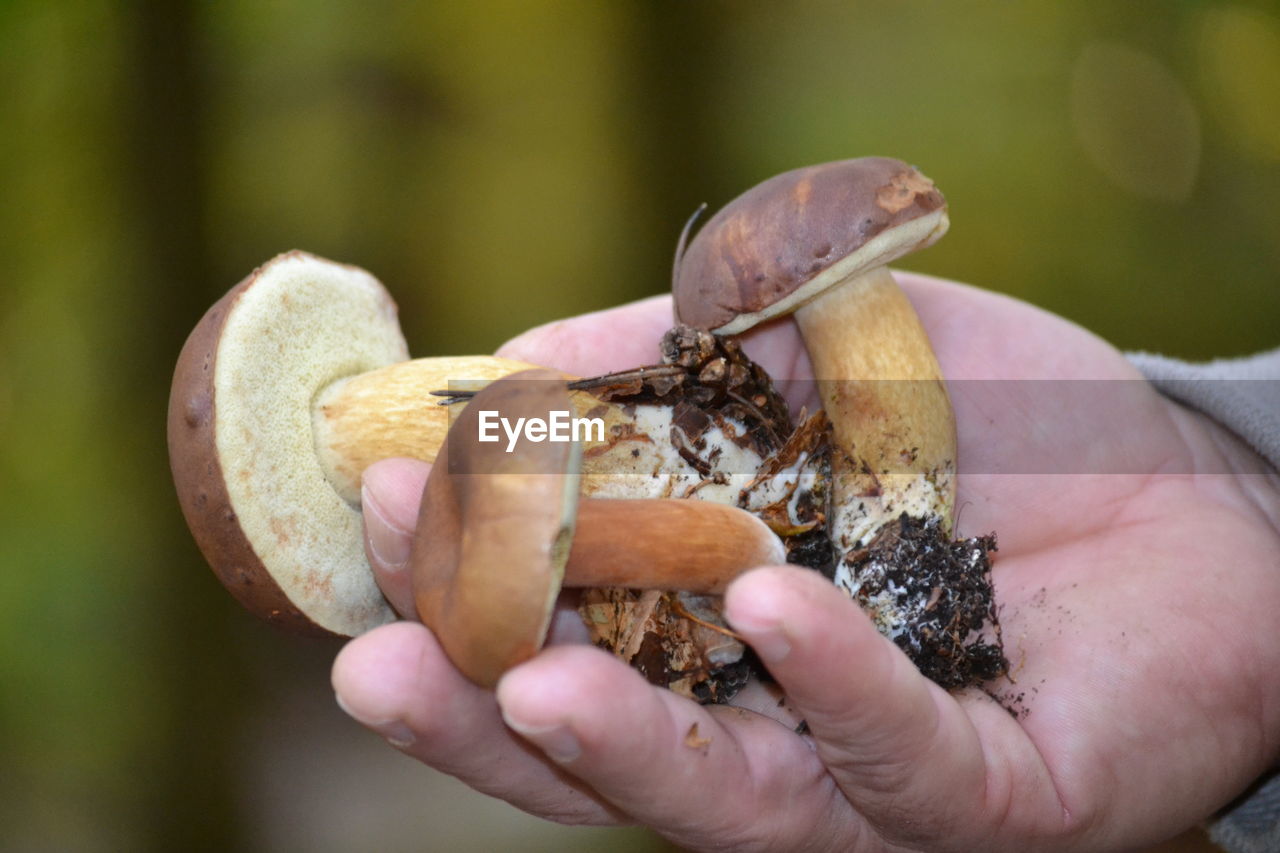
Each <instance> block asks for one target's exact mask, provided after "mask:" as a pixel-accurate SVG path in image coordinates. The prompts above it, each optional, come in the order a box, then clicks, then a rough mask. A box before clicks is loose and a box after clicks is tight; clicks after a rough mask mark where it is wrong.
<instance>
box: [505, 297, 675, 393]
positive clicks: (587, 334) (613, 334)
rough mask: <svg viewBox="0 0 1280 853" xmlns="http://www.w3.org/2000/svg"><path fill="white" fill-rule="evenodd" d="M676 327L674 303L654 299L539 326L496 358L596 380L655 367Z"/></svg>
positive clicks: (515, 340)
mask: <svg viewBox="0 0 1280 853" xmlns="http://www.w3.org/2000/svg"><path fill="white" fill-rule="evenodd" d="M672 323H673V321H672V319H671V297H669V296H654V297H651V298H649V299H643V300H641V301H639V302H633V303H631V304H629V305H622V306H619V307H617V308H609V309H607V310H604V311H596V312H593V313H591V314H582V315H579V316H577V317H570V318H569V319H567V320H557V321H555V322H553V323H547V324H546V325H543V326H538V327H537V328H534V329H530V330H529V331H527V332H525V333H523V334H521V335H519V336H518V337H515V338H512V339H511V340H510V341H507V342H506V343H505V344H503V345H502V346H500V347H499V348H498V352H497V354H498V355H500V356H503V357H505V358H514V359H518V360H520V361H527V362H529V363H531V364H542V365H546V366H547V367H554V368H556V369H557V370H563V371H565V372H566V373H572V374H575V375H578V376H597V375H599V374H602V373H611V372H613V371H615V370H626V369H629V368H632V367H637V366H639V365H642V364H654V363H656V362H657V361H658V360H659V358H660V356H661V354H660V353H659V352H658V344H659V342H660V341H661V340H662V336H663V335H664V334H665V333H666V331H667V330H668V329H670V328H671V326H672Z"/></svg>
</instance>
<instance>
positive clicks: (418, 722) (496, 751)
mask: <svg viewBox="0 0 1280 853" xmlns="http://www.w3.org/2000/svg"><path fill="white" fill-rule="evenodd" d="M332 682H333V689H334V693H335V695H336V696H337V701H338V704H339V706H340V707H342V709H343V710H344V711H346V712H347V713H348V714H349V715H351V717H353V718H354V719H355V720H356V721H357V722H360V723H362V724H363V725H365V726H367V727H368V728H370V729H372V730H373V731H374V732H376V733H377V734H379V735H381V736H382V737H383V738H385V739H386V740H387V741H388V742H389V743H390V744H391V745H392V746H394V747H396V748H397V749H399V750H401V751H402V752H404V753H406V754H408V755H411V756H413V757H414V758H416V759H418V760H419V761H421V762H423V763H424V764H428V765H430V766H432V767H434V768H436V769H437V770H440V771H442V772H444V773H448V774H450V775H452V776H456V777H458V778H459V779H461V780H462V781H463V782H465V783H467V784H468V785H470V786H471V787H473V788H475V789H476V790H478V791H481V792H483V793H486V794H489V795H491V796H494V797H500V798H502V799H504V800H506V801H507V802H510V803H512V804H513V805H515V806H517V807H519V808H522V809H524V810H526V811H529V812H532V813H534V814H537V815H540V816H542V817H546V818H549V819H552V820H558V821H562V822H568V823H590V824H613V823H617V822H618V820H617V815H616V814H615V813H614V812H613V811H612V810H611V809H610V808H609V807H608V806H607V805H605V804H603V803H602V802H601V801H600V800H599V799H597V798H595V797H594V796H593V795H592V794H591V793H590V792H589V791H588V790H587V789H586V788H585V787H584V786H583V785H582V784H581V783H580V782H578V781H577V780H574V779H573V778H572V777H570V776H568V775H567V774H565V773H564V772H563V771H561V770H559V769H557V768H554V767H552V766H551V765H550V764H548V762H547V761H546V759H545V758H543V757H542V755H541V754H539V753H537V752H536V751H535V750H534V749H533V748H532V747H530V746H529V745H528V744H527V743H526V742H524V741H523V740H522V739H520V738H518V737H516V736H515V735H513V734H512V733H511V731H510V730H509V729H507V728H506V726H504V725H503V723H502V718H501V716H500V715H499V713H498V706H497V703H496V702H495V701H494V695H493V693H492V692H490V691H487V690H482V689H481V688H479V687H477V686H475V685H474V684H472V683H471V682H470V681H467V680H466V679H465V678H463V677H462V675H460V674H459V673H458V671H457V670H456V669H454V668H453V666H452V665H450V664H449V662H448V661H447V660H446V659H445V657H444V654H443V652H442V651H441V650H440V646H439V644H438V643H437V642H436V640H435V638H434V637H433V636H432V635H431V632H430V631H428V630H427V629H426V628H425V627H424V626H422V625H419V624H416V623H411V622H397V623H395V624H393V625H384V626H382V627H381V628H377V629H375V630H373V631H370V632H369V633H367V634H364V635H362V636H360V637H358V638H356V639H354V640H352V641H351V642H349V643H348V644H347V645H346V646H345V647H344V648H343V649H342V651H341V652H340V653H339V654H338V657H337V659H336V660H335V661H334V664H333V673H332Z"/></svg>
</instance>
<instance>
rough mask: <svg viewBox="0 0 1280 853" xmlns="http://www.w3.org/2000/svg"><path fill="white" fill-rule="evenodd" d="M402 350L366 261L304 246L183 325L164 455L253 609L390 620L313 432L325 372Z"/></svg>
mask: <svg viewBox="0 0 1280 853" xmlns="http://www.w3.org/2000/svg"><path fill="white" fill-rule="evenodd" d="M407 357H408V353H407V349H406V347H405V343H404V338H403V337H402V336H401V335H400V330H399V325H398V323H397V319H396V307H395V303H394V302H393V301H392V300H391V297H390V296H389V295H388V294H387V292H386V290H385V289H383V287H382V286H381V285H380V284H379V283H378V282H377V281H376V280H375V279H374V278H373V277H372V276H370V275H369V274H368V273H367V272H364V271H363V270H360V269H357V268H355V267H350V266H346V265H343V264H336V263H333V262H332V261H326V260H324V259H321V258H317V257H315V256H313V255H308V254H306V253H304V252H290V253H288V254H284V255H280V256H279V257H276V258H274V259H272V260H271V261H269V262H268V263H266V264H264V265H263V266H262V267H260V268H258V269H257V270H255V271H254V272H253V273H252V274H250V275H249V276H248V277H247V278H246V279H245V280H244V281H242V282H240V283H239V284H238V285H236V286H235V287H234V288H232V290H231V291H230V292H228V293H227V294H226V295H225V296H224V297H223V298H222V299H220V300H219V301H218V302H217V303H216V304H215V305H214V306H213V307H212V308H210V309H209V311H208V312H206V314H205V316H204V317H203V319H201V321H200V323H199V324H198V325H197V326H196V328H195V330H194V331H193V332H192V333H191V335H190V337H188V339H187V342H186V344H185V346H184V347H183V349H182V353H181V355H180V356H179V358H178V365H177V369H176V370H175V372H174V377H173V385H172V388H171V391H170V397H169V413H168V441H169V462H170V467H171V469H172V472H173V479H174V485H175V487H176V490H177V493H178V501H179V503H180V504H181V506H182V511H183V515H184V516H185V517H186V520H187V525H188V526H189V527H190V528H191V532H192V534H193V535H194V537H195V540H196V544H197V545H198V546H199V547H200V550H201V552H202V553H203V554H204V556H205V559H206V560H208V562H209V565H210V566H211V567H212V568H213V571H214V573H215V574H216V575H217V577H218V579H219V580H221V581H222V583H223V585H224V586H226V587H227V589H228V590H229V591H230V592H231V593H232V595H234V596H235V598H236V599H237V600H238V601H239V602H240V603H241V604H243V605H244V606H245V607H246V608H247V609H248V610H249V611H251V612H252V613H254V614H255V615H257V616H260V617H262V618H264V619H266V620H268V621H270V622H274V623H276V624H279V625H281V626H283V627H286V628H289V629H293V630H297V631H303V632H308V633H320V634H337V635H344V636H350V635H354V634H358V633H360V632H362V631H365V630H368V629H369V628H372V627H374V626H375V625H378V624H381V623H382V622H386V621H389V620H391V619H393V618H394V614H393V613H392V611H391V609H390V607H389V606H388V605H387V603H386V600H385V599H384V598H383V597H382V595H381V593H380V591H379V590H378V587H377V584H376V583H375V582H374V579H373V575H372V572H371V571H370V570H369V567H368V562H367V561H366V559H365V556H364V548H363V538H362V535H361V516H360V508H359V506H358V505H354V506H353V505H352V504H351V503H350V502H348V501H346V500H344V499H343V498H342V497H341V496H340V495H339V494H338V493H337V491H336V490H335V488H334V486H333V484H332V483H331V482H330V481H329V479H328V477H327V475H326V473H325V471H324V469H323V468H322V466H321V464H320V461H319V459H318V457H317V456H316V453H315V449H314V441H313V439H312V412H311V402H312V400H313V399H314V398H315V396H316V395H317V393H318V392H319V391H320V390H321V389H322V388H324V387H325V386H327V385H328V384H329V383H331V382H333V381H335V380H337V379H339V378H341V377H343V376H349V375H354V374H358V373H363V372H365V371H368V370H373V369H375V368H377V367H382V366H383V365H386V364H392V363H395V362H398V361H402V360H404V359H405V358H407Z"/></svg>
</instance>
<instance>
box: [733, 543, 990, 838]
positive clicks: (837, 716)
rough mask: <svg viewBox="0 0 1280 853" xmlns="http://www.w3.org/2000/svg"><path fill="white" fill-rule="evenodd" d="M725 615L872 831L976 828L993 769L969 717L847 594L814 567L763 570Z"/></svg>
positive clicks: (741, 584) (739, 587) (917, 833)
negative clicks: (782, 694)
mask: <svg viewBox="0 0 1280 853" xmlns="http://www.w3.org/2000/svg"><path fill="white" fill-rule="evenodd" d="M725 615H726V616H727V617H728V620H729V622H730V624H731V625H732V626H733V628H734V630H736V631H738V632H739V633H741V634H742V635H743V636H744V637H745V638H746V640H747V641H748V642H749V643H750V644H751V645H752V647H753V648H754V649H755V650H756V652H757V654H759V656H760V658H761V660H763V661H764V663H765V664H766V665H767V666H768V668H769V671H770V672H771V673H772V674H773V676H774V677H775V678H777V680H778V682H779V683H780V684H781V685H782V687H783V688H784V689H785V691H786V693H787V697H788V699H789V700H790V701H791V702H792V704H793V705H794V706H795V709H796V710H797V712H798V713H800V714H801V715H802V716H803V717H804V719H805V721H806V722H807V723H808V726H809V730H810V732H811V733H812V735H813V738H814V742H815V747H816V749H817V751H818V755H819V757H820V758H821V759H822V761H823V763H824V764H825V765H826V767H827V770H828V772H829V773H830V774H831V775H832V777H833V778H834V779H835V781H836V784H837V785H839V787H840V788H841V790H842V791H843V792H844V794H845V796H846V797H847V798H848V799H849V800H850V802H851V803H852V804H853V805H854V807H855V808H857V809H858V811H859V812H860V813H862V814H863V815H864V816H865V817H866V818H868V819H869V820H870V821H871V823H872V824H873V825H877V826H878V827H880V828H881V831H882V832H884V833H885V834H886V835H887V836H888V837H893V836H894V835H899V838H900V840H903V841H911V840H921V839H924V838H930V837H932V838H937V837H938V835H937V833H939V832H946V831H948V830H947V828H948V827H951V830H952V831H954V830H955V829H958V828H959V827H960V826H961V825H962V824H968V825H969V826H970V827H972V826H973V823H972V821H973V819H974V817H975V816H977V815H978V814H979V813H981V812H982V811H983V803H982V802H981V797H982V796H983V791H984V788H985V785H984V782H985V778H986V767H985V760H984V756H983V749H982V744H981V742H980V741H979V738H978V735H977V732H976V731H975V729H974V727H973V725H972V723H971V722H970V720H969V717H968V716H967V715H966V713H965V711H964V709H962V708H961V707H960V705H959V704H958V703H957V702H956V701H955V700H954V699H953V698H952V697H951V696H950V695H948V694H947V693H946V692H945V691H943V690H942V689H941V688H939V687H937V686H936V685H935V684H933V683H932V682H930V681H928V680H927V679H926V678H925V677H924V676H922V675H921V674H920V673H919V671H917V670H916V668H915V666H914V665H913V664H912V663H911V661H910V660H909V659H908V658H907V657H906V655H905V654H903V653H902V652H901V651H900V650H899V649H898V648H897V647H896V646H894V645H893V644H892V643H891V642H890V641H889V640H887V639H885V638H884V637H882V636H881V635H880V634H879V633H877V632H876V630H875V627H874V626H873V625H872V623H871V620H870V619H868V618H867V616H866V615H865V614H864V613H862V611H861V610H860V609H859V608H858V606H857V605H856V604H855V603H854V602H853V601H852V600H851V599H849V597H848V596H847V595H846V594H845V593H843V592H842V591H841V590H839V589H838V588H836V587H835V586H834V585H832V584H831V583H830V582H829V581H827V580H826V579H825V578H823V577H822V576H820V575H819V574H818V573H816V572H813V571H810V570H803V569H797V568H794V567H788V568H776V569H760V570H756V571H753V572H749V573H747V574H745V575H743V576H742V577H741V578H739V579H738V580H737V581H735V582H734V584H733V585H732V586H730V588H729V590H728V592H727V595H726V601H725ZM996 711H997V712H999V713H1001V714H1003V713H1004V712H1003V711H1001V710H1000V709H998V708H996ZM903 832H905V833H906V836H907V837H903V836H902V835H901V834H900V833H903Z"/></svg>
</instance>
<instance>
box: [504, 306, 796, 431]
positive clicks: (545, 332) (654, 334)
mask: <svg viewBox="0 0 1280 853" xmlns="http://www.w3.org/2000/svg"><path fill="white" fill-rule="evenodd" d="M674 323H675V321H674V319H673V317H672V308H671V297H670V296H654V297H651V298H649V299H643V300H641V301H639V302H633V303H631V304H629V305H622V306H620V307H618V308H610V309H608V310H605V311H596V312H594V313H591V314H582V315H580V316H578V317H570V318H569V319H567V320H557V321H556V322H554V323H548V324H546V325H544V326H538V327H537V328H535V329H530V330H529V331H527V332H525V333H524V334H522V335H520V336H519V337H516V338H513V339H511V340H510V341H508V342H507V343H505V344H503V345H502V346H501V347H499V348H498V355H501V356H504V357H506V358H514V359H518V360H520V361H527V362H530V363H532V364H544V365H547V366H548V367H554V368H557V369H559V370H563V371H565V372H566V373H572V374H575V375H578V376H598V375H600V374H602V373H610V372H612V371H616V370H626V369H629V368H632V367H637V366H640V365H644V364H654V363H657V362H658V361H659V359H660V357H661V353H660V352H659V350H658V344H659V342H660V341H661V340H662V336H663V335H664V334H666V332H667V330H668V329H670V328H671V327H672V325H674ZM738 340H739V341H740V342H741V343H742V347H743V349H744V350H745V352H746V353H747V355H748V356H750V357H751V358H752V359H754V360H756V361H757V362H758V363H759V364H760V365H761V366H762V367H764V369H765V370H766V371H768V372H769V375H770V376H772V377H773V378H774V380H775V384H776V385H777V387H778V390H779V392H780V393H782V395H783V396H784V397H786V399H787V402H788V403H790V404H791V405H792V406H795V407H797V408H798V407H800V406H808V407H809V409H810V410H813V409H815V408H817V406H818V403H819V397H818V394H817V393H816V391H815V390H814V388H813V383H812V381H811V380H812V377H813V368H812V367H811V366H810V364H809V354H808V353H807V352H806V351H805V348H804V343H803V341H801V340H800V335H799V334H798V333H797V331H796V326H795V323H793V322H791V320H790V319H784V320H782V321H779V322H776V323H765V324H763V325H761V326H757V327H756V328H754V329H752V330H750V331H749V332H747V333H745V334H743V335H739V336H738Z"/></svg>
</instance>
